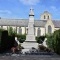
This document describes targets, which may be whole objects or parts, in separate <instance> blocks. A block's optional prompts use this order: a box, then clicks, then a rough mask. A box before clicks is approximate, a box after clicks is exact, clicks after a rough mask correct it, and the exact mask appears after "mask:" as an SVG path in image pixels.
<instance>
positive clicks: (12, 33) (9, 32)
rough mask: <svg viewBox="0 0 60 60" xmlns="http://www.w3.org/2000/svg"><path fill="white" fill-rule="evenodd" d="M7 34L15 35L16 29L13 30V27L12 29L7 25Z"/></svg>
mask: <svg viewBox="0 0 60 60" xmlns="http://www.w3.org/2000/svg"><path fill="white" fill-rule="evenodd" d="M8 34H9V35H10V36H11V35H15V36H16V35H17V33H16V30H15V29H14V30H13V28H12V27H9V28H8Z"/></svg>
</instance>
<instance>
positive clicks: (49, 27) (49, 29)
mask: <svg viewBox="0 0 60 60" xmlns="http://www.w3.org/2000/svg"><path fill="white" fill-rule="evenodd" d="M48 33H52V28H51V26H50V25H49V26H48Z"/></svg>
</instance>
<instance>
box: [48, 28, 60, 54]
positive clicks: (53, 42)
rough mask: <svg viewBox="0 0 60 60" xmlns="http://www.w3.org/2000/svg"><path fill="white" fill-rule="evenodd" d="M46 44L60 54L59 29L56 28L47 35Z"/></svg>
mask: <svg viewBox="0 0 60 60" xmlns="http://www.w3.org/2000/svg"><path fill="white" fill-rule="evenodd" d="M47 45H48V47H50V48H52V49H53V50H54V52H56V53H57V54H60V29H59V30H56V31H55V32H54V33H53V34H52V35H48V37H47Z"/></svg>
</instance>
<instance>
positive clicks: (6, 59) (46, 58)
mask: <svg viewBox="0 0 60 60" xmlns="http://www.w3.org/2000/svg"><path fill="white" fill-rule="evenodd" d="M0 60H60V56H58V55H17V54H12V55H11V56H5V55H0Z"/></svg>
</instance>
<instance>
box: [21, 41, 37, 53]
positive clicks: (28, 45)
mask: <svg viewBox="0 0 60 60" xmlns="http://www.w3.org/2000/svg"><path fill="white" fill-rule="evenodd" d="M21 46H23V47H24V49H23V50H22V52H23V53H25V52H28V51H29V50H30V49H31V48H33V47H34V48H35V49H38V43H36V42H35V41H26V42H24V43H22V44H21Z"/></svg>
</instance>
